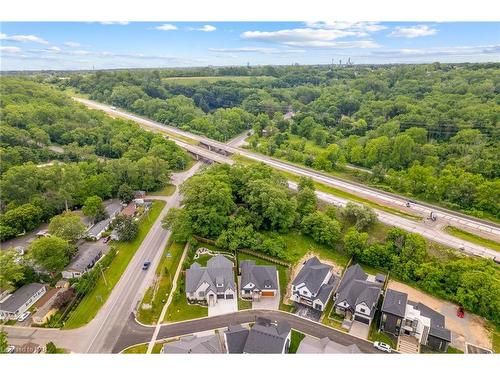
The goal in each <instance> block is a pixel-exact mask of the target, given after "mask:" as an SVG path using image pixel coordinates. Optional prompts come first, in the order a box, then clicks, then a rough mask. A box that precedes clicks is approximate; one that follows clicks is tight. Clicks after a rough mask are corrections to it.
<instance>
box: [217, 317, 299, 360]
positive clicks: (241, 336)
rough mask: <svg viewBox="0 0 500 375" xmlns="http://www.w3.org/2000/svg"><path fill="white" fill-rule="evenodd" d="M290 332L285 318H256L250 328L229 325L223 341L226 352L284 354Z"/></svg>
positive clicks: (288, 345) (286, 349) (288, 342)
mask: <svg viewBox="0 0 500 375" xmlns="http://www.w3.org/2000/svg"><path fill="white" fill-rule="evenodd" d="M291 332H292V330H291V327H290V324H289V323H288V322H287V321H286V320H279V321H271V320H269V319H265V318H257V320H256V321H255V324H254V325H252V326H251V327H250V328H245V327H243V326H241V325H231V326H229V328H228V329H227V330H226V331H225V332H224V341H225V346H226V350H227V353H235V354H238V353H239V354H242V353H244V354H246V353H249V354H252V353H255V354H284V353H288V349H289V347H290V339H291Z"/></svg>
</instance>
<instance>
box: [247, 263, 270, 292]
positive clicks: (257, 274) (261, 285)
mask: <svg viewBox="0 0 500 375" xmlns="http://www.w3.org/2000/svg"><path fill="white" fill-rule="evenodd" d="M248 283H253V284H254V285H255V286H256V288H257V289H259V290H266V289H267V290H269V289H278V274H277V272H276V267H274V266H257V265H255V262H254V261H253V260H245V261H243V262H241V286H242V287H243V286H245V285H247V284H248Z"/></svg>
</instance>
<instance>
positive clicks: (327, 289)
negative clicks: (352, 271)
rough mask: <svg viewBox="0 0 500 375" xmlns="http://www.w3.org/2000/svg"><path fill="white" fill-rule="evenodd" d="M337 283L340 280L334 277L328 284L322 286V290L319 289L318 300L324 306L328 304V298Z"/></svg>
mask: <svg viewBox="0 0 500 375" xmlns="http://www.w3.org/2000/svg"><path fill="white" fill-rule="evenodd" d="M337 281H338V278H336V277H334V276H332V277H331V278H330V281H329V282H328V284H323V285H321V288H319V291H318V294H317V295H316V298H317V299H319V300H320V301H321V302H322V303H323V305H326V303H327V302H328V298H330V296H331V294H332V292H333V289H334V287H335V285H336V283H337Z"/></svg>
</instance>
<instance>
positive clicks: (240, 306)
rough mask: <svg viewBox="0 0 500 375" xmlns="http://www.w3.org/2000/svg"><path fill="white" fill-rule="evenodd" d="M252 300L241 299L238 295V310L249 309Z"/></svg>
mask: <svg viewBox="0 0 500 375" xmlns="http://www.w3.org/2000/svg"><path fill="white" fill-rule="evenodd" d="M251 308H252V301H247V300H243V299H241V298H240V297H239V296H238V310H250V309H251Z"/></svg>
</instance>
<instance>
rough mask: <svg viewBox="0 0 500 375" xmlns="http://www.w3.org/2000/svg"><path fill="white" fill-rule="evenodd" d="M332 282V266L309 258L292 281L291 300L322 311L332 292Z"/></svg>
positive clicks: (315, 258) (333, 278)
mask: <svg viewBox="0 0 500 375" xmlns="http://www.w3.org/2000/svg"><path fill="white" fill-rule="evenodd" d="M334 280H335V277H333V275H332V266H329V265H328V264H324V263H321V262H320V260H319V259H318V258H317V257H313V258H310V259H308V260H307V261H306V262H305V263H304V265H303V266H302V268H301V270H300V271H299V273H298V274H297V276H296V277H295V279H294V280H293V281H292V296H291V299H292V300H293V301H295V302H298V303H301V304H303V305H307V306H310V307H312V308H313V309H315V310H319V311H323V310H324V309H325V307H326V304H327V303H328V299H329V298H330V295H331V294H332V292H333V287H334Z"/></svg>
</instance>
